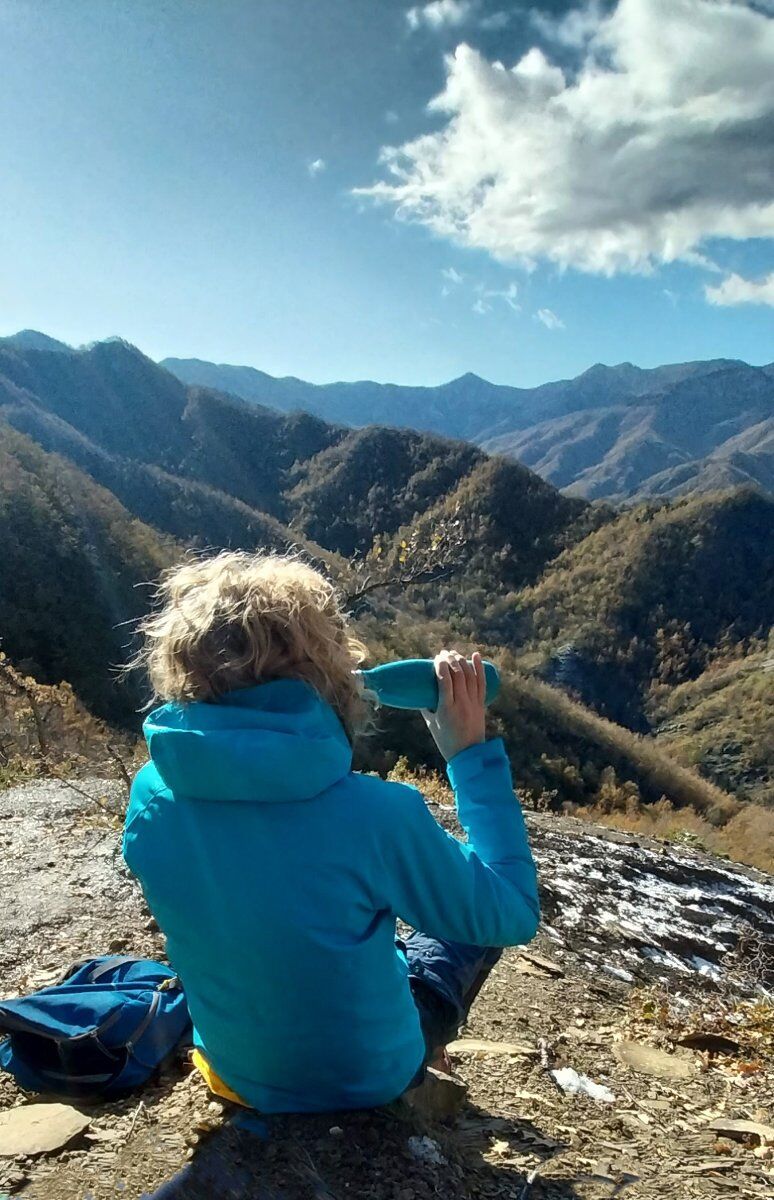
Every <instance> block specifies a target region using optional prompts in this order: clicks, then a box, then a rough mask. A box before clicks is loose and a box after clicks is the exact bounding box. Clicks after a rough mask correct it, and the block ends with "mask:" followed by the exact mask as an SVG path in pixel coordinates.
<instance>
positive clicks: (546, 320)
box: [535, 308, 565, 329]
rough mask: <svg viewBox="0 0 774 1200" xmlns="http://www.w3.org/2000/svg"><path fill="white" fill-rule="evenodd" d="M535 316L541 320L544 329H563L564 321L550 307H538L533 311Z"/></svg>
mask: <svg viewBox="0 0 774 1200" xmlns="http://www.w3.org/2000/svg"><path fill="white" fill-rule="evenodd" d="M535 318H536V320H538V321H542V322H543V324H544V325H545V327H546V329H564V327H565V326H564V321H563V320H562V318H561V317H557V315H556V313H555V312H552V311H551V309H550V308H539V309H538V310H537V312H536V313H535Z"/></svg>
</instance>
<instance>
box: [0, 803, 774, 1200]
mask: <svg viewBox="0 0 774 1200" xmlns="http://www.w3.org/2000/svg"><path fill="white" fill-rule="evenodd" d="M88 790H89V791H90V792H91V794H92V795H93V796H94V797H95V798H97V799H99V798H100V797H102V796H103V795H104V796H106V799H107V804H106V809H107V812H106V811H105V809H103V808H100V807H99V806H98V805H97V804H92V803H90V802H89V801H88V800H87V799H86V798H85V797H84V796H79V795H76V794H75V793H72V792H70V791H68V790H67V789H64V788H63V787H62V785H60V784H57V783H49V784H43V785H40V784H36V785H27V786H26V787H25V788H19V789H14V790H12V791H11V792H6V793H2V794H0V850H1V851H2V856H1V857H0V888H1V889H2V894H3V897H4V902H3V907H2V911H0V937H1V940H0V989H1V990H2V993H3V994H4V995H10V994H14V993H16V992H22V991H26V990H29V989H30V988H32V987H36V986H42V985H43V984H45V983H48V982H52V981H53V978H54V977H55V976H56V975H58V974H61V969H62V968H63V967H64V966H66V964H67V962H68V961H69V960H72V959H77V958H78V957H79V956H81V955H83V954H88V953H95V954H96V953H106V952H108V951H114V950H115V951H117V952H127V951H128V952H131V953H138V954H149V955H152V956H154V957H160V956H162V955H163V946H162V942H161V939H160V937H159V935H158V932H157V931H156V930H155V927H154V925H153V922H152V921H151V920H150V918H149V914H148V913H147V911H146V910H145V909H144V905H143V902H142V898H141V896H140V895H139V894H138V892H137V889H136V888H135V886H134V884H133V882H132V881H131V880H130V879H129V877H128V876H127V874H126V873H125V871H124V870H123V868H122V865H121V863H120V857H119V854H118V836H119V835H118V832H117V828H116V824H117V823H116V822H115V821H114V820H112V819H111V817H110V816H109V810H110V806H111V803H112V802H113V801H114V800H115V799H116V798H115V797H112V798H111V795H110V792H109V790H106V789H105V788H104V787H103V785H100V784H98V783H94V784H93V785H90V787H89V789H88ZM439 815H440V816H441V819H442V820H444V822H445V823H447V824H450V825H453V818H452V816H451V814H450V813H449V812H448V811H439ZM530 824H531V828H532V833H533V841H534V844H535V849H536V853H537V857H538V861H539V864H540V867H541V876H542V879H543V888H544V911H545V913H546V918H547V920H546V926H545V928H544V931H543V932H541V934H540V936H539V938H538V940H537V941H536V942H535V943H533V945H532V946H530V947H529V949H528V950H527V951H526V952H524V953H523V952H520V951H517V950H513V951H507V952H506V954H505V955H504V957H503V959H502V961H501V963H500V964H499V965H498V966H497V967H496V969H495V971H494V972H493V974H492V977H491V979H490V981H489V983H488V984H487V986H486V988H485V990H484V991H483V992H482V994H481V996H480V997H479V1000H478V1002H477V1004H476V1006H475V1009H474V1011H473V1014H472V1017H471V1022H470V1025H469V1026H468V1027H467V1028H466V1029H464V1030H463V1031H462V1034H461V1038H462V1045H461V1046H460V1047H459V1048H458V1049H457V1050H455V1051H454V1053H453V1055H452V1061H453V1066H454V1071H455V1074H456V1075H458V1076H459V1077H460V1078H461V1079H462V1080H464V1082H465V1084H466V1085H467V1089H468V1091H467V1100H466V1102H465V1104H464V1106H463V1107H462V1109H461V1110H460V1111H459V1112H458V1113H457V1114H456V1115H455V1116H453V1117H449V1118H446V1119H444V1120H441V1121H430V1120H427V1119H425V1118H422V1117H421V1116H419V1115H418V1114H417V1113H416V1112H415V1111H412V1110H410V1109H409V1108H407V1107H406V1106H405V1105H402V1104H396V1105H394V1106H392V1107H391V1108H389V1109H385V1110H379V1111H376V1112H369V1113H342V1114H325V1115H324V1116H321V1117H294V1118H281V1119H272V1120H269V1121H268V1122H266V1124H265V1126H264V1125H263V1124H261V1123H260V1122H258V1120H257V1118H255V1117H254V1116H252V1115H251V1114H244V1113H241V1112H240V1110H237V1109H235V1108H233V1107H232V1106H229V1105H223V1104H221V1103H220V1102H218V1101H216V1100H215V1099H214V1098H213V1097H212V1096H210V1095H209V1094H208V1093H207V1091H206V1089H205V1087H204V1085H203V1084H202V1083H201V1081H200V1080H199V1079H198V1076H196V1075H195V1074H193V1073H192V1072H191V1070H190V1067H189V1065H188V1062H187V1059H186V1057H185V1055H183V1054H181V1055H180V1056H178V1058H177V1059H176V1060H175V1061H174V1062H173V1063H171V1064H169V1065H168V1066H167V1068H166V1069H165V1071H164V1072H163V1074H162V1075H161V1077H160V1078H159V1079H158V1080H156V1081H155V1082H154V1083H153V1085H152V1086H148V1087H146V1088H144V1089H143V1090H142V1091H141V1092H138V1093H136V1094H134V1095H133V1096H131V1097H130V1098H128V1099H126V1100H122V1101H120V1102H113V1103H110V1104H103V1105H98V1106H84V1105H80V1106H79V1107H80V1108H81V1110H82V1111H83V1112H84V1113H86V1114H87V1115H88V1116H89V1118H90V1124H89V1127H88V1130H87V1131H86V1132H85V1134H84V1135H83V1136H82V1137H81V1139H80V1140H79V1141H77V1142H75V1143H73V1144H72V1145H70V1146H69V1147H67V1148H66V1149H64V1150H62V1151H60V1152H59V1153H56V1154H53V1155H51V1156H48V1157H38V1158H35V1159H32V1158H24V1157H18V1158H15V1159H14V1158H1V1157H0V1200H5V1197H7V1196H14V1197H15V1196H17V1195H20V1196H24V1197H25V1200H27V1198H29V1200H108V1198H110V1200H114V1198H115V1197H117V1196H120V1197H122V1198H123V1200H135V1198H137V1197H140V1196H142V1195H144V1194H147V1193H150V1192H152V1191H153V1190H154V1189H155V1188H157V1187H158V1186H159V1185H160V1184H162V1183H163V1182H164V1181H166V1180H169V1179H170V1178H171V1177H172V1176H174V1175H175V1173H176V1172H177V1171H179V1170H180V1169H181V1168H183V1167H186V1166H187V1172H188V1174H187V1179H186V1182H185V1185H184V1186H183V1187H182V1188H181V1190H180V1192H179V1193H176V1195H177V1194H179V1196H180V1197H184V1200H199V1198H200V1197H201V1198H202V1200H204V1198H205V1197H206V1198H207V1200H214V1198H218V1200H220V1198H221V1197H222V1198H223V1200H226V1198H231V1200H253V1198H255V1200H296V1198H298V1200H301V1198H302V1197H303V1198H304V1200H307V1198H309V1200H312V1198H315V1200H343V1198H344V1197H363V1198H369V1200H371V1198H373V1200H415V1198H416V1200H425V1198H429V1197H444V1198H447V1197H448V1198H449V1200H454V1198H457V1197H460V1198H461V1197H471V1198H476V1200H478V1198H479V1197H480V1198H482V1200H483V1198H485V1197H486V1198H490V1197H491V1198H498V1200H499V1198H503V1200H505V1198H506V1197H507V1198H509V1200H560V1198H561V1200H596V1198H597V1197H617V1196H621V1195H625V1196H627V1197H629V1196H631V1197H632V1198H635V1197H641V1198H642V1200H646V1198H648V1200H651V1198H652V1200H655V1198H657V1197H658V1198H659V1200H662V1198H664V1200H667V1198H668V1200H683V1198H685V1200H688V1198H691V1200H692V1198H697V1200H699V1198H704V1197H711V1196H716V1195H718V1194H720V1193H726V1194H730V1195H732V1196H733V1195H736V1196H739V1197H745V1200H747V1198H750V1200H752V1198H753V1197H764V1196H765V1197H774V1160H773V1158H772V1155H773V1154H774V1150H772V1147H771V1145H769V1144H767V1143H768V1138H769V1134H770V1133H771V1128H770V1127H771V1126H772V1125H774V1107H773V1106H772V1097H773V1096H774V1087H773V1085H774V1023H772V1016H771V1013H772V1009H771V1003H770V1001H767V1000H766V997H765V994H764V992H763V991H762V982H763V985H764V986H765V984H766V983H768V982H769V981H770V977H769V975H768V974H767V970H768V966H767V960H766V957H765V956H766V954H767V953H768V952H769V951H768V949H767V945H766V943H767V939H768V937H769V933H770V922H771V921H772V920H774V905H772V898H773V897H774V890H772V881H771V880H767V879H765V878H764V877H763V876H759V875H756V874H755V873H754V872H741V873H738V872H736V871H735V870H733V871H732V870H730V869H729V867H728V865H727V864H723V863H718V862H714V861H713V860H710V859H707V858H706V857H705V856H701V857H700V856H695V857H692V856H691V855H690V854H689V853H688V852H685V853H684V854H683V853H679V852H673V851H672V850H670V849H669V848H664V847H659V846H653V845H648V846H645V845H642V844H640V843H638V842H635V841H633V840H632V839H626V838H613V839H608V838H607V836H606V835H605V834H604V832H603V831H600V830H596V829H592V830H589V828H588V827H587V826H579V825H578V823H575V822H561V821H558V820H557V819H556V818H536V819H534V820H531V822H530ZM563 847H564V849H563ZM571 854H572V858H570V855H571ZM651 855H652V856H653V857H652V861H651V859H650V857H649V856H651ZM578 862H580V863H582V864H584V863H585V865H584V866H583V867H582V870H581V871H580V872H579V873H578V875H577V878H575V880H574V881H573V878H572V874H571V873H570V876H569V877H568V873H567V872H568V868H569V867H572V865H573V864H577V863H578ZM594 872H596V873H597V874H598V875H600V876H601V878H600V879H599V880H596V881H594V880H593V879H592V876H593V874H594ZM653 880H655V881H656V882H655V883H653V882H652V881H653ZM595 884H598V885H599V886H595ZM632 888H634V889H635V894H632V892H631V889H632ZM627 889H628V890H627ZM611 890H612V892H613V893H615V894H616V895H619V896H620V897H621V898H622V907H621V908H620V909H617V910H616V911H615V912H614V913H613V914H612V916H611V914H610V904H611V897H610V896H609V895H608V892H610V891H611ZM637 895H640V897H641V901H642V903H641V905H640V910H641V911H639V913H637V912H636V908H637V906H636V903H635V902H636V896H637ZM627 904H631V905H632V906H633V908H634V910H635V912H634V913H631V912H629V911H628V909H627V908H626V905H627ZM648 904H650V906H651V908H652V910H653V914H654V915H653V916H652V917H649V916H648V915H647V912H646V909H647V907H648ZM670 906H671V907H670ZM672 908H673V909H674V911H675V913H677V912H678V910H679V912H680V913H681V914H682V918H684V926H685V928H684V929H683V926H682V925H680V924H679V922H677V921H676V920H675V922H671V921H670V922H665V921H664V919H663V913H664V911H667V912H670V911H671V910H672ZM737 910H738V912H739V913H740V914H742V913H744V915H745V916H749V915H750V914H752V916H753V924H752V926H750V925H747V926H746V929H747V933H746V935H745V936H746V937H748V938H749V939H751V940H748V941H747V942H745V940H744V938H739V937H737V939H736V942H734V940H733V939H732V938H731V936H730V934H727V935H726V936H720V937H718V936H717V930H718V929H720V932H721V934H722V932H723V929H725V928H726V927H728V928H729V929H732V930H733V921H731V919H730V917H729V913H730V914H731V916H733V914H734V913H735V912H737ZM627 914H628V915H627ZM686 914H692V915H686ZM635 918H636V919H635ZM682 918H681V919H682ZM627 925H628V926H629V928H627ZM741 928H742V926H741V925H739V927H738V930H739V929H741ZM676 929H677V930H678V932H677V933H676V932H675V930H676ZM750 929H753V933H752V934H751V933H750ZM691 930H694V931H695V939H694V937H693V934H691V933H690V931H691ZM738 930H737V932H738ZM686 931H687V932H686ZM696 939H698V940H696ZM750 946H752V950H750ZM697 947H698V949H697ZM746 949H747V951H749V953H748V954H747V957H746V958H745V950H746ZM699 950H700V951H701V953H699V952H698V951H699ZM646 951H647V953H646ZM476 1042H478V1043H479V1045H478V1046H476V1044H475V1043H476ZM481 1042H484V1043H485V1044H484V1045H483V1046H482V1045H480V1043H481ZM466 1043H468V1044H466ZM486 1043H489V1044H486ZM631 1043H635V1051H634V1053H635V1058H634V1059H632V1058H631V1055H629V1057H627V1047H630V1044H631ZM643 1047H644V1048H645V1055H644V1057H643ZM659 1050H660V1051H661V1052H662V1053H661V1054H658V1053H656V1054H653V1053H651V1054H648V1051H659ZM637 1055H639V1057H636V1056H637ZM565 1067H567V1068H573V1069H574V1070H575V1071H577V1072H578V1073H580V1074H581V1075H585V1076H587V1077H588V1079H589V1080H590V1081H592V1082H593V1083H594V1084H597V1085H601V1086H602V1087H603V1088H605V1089H607V1092H604V1093H603V1096H606V1097H610V1096H612V1099H610V1098H603V1099H597V1100H595V1099H592V1098H590V1097H588V1096H587V1095H584V1094H580V1095H573V1094H570V1093H567V1092H565V1091H563V1090H562V1087H561V1086H560V1083H559V1082H558V1081H557V1079H556V1078H555V1076H554V1075H553V1074H552V1071H554V1070H556V1071H559V1072H560V1075H559V1079H560V1080H561V1079H563V1078H565V1076H564V1075H562V1074H561V1069H562V1068H565ZM36 1099H38V1098H37V1097H30V1096H24V1095H22V1094H21V1093H20V1092H19V1091H18V1089H17V1088H16V1087H15V1085H14V1084H13V1082H12V1081H11V1079H10V1078H9V1077H8V1076H4V1075H0V1111H1V1110H3V1109H7V1108H9V1107H13V1106H16V1105H19V1104H25V1103H28V1102H30V1101H31V1100H36ZM732 1119H735V1120H746V1121H751V1122H754V1123H758V1124H759V1125H760V1126H761V1130H762V1131H760V1132H758V1133H752V1132H748V1133H746V1134H740V1133H739V1132H734V1133H733V1136H728V1134H727V1133H725V1132H724V1131H723V1124H724V1123H725V1122H727V1121H729V1120H732ZM717 1122H720V1128H714V1129H713V1128H712V1126H713V1124H715V1123H717ZM766 1127H769V1128H768V1133H767V1132H766ZM732 1132H733V1131H732Z"/></svg>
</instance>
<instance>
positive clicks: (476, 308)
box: [473, 296, 492, 317]
mask: <svg viewBox="0 0 774 1200" xmlns="http://www.w3.org/2000/svg"><path fill="white" fill-rule="evenodd" d="M491 311H492V305H491V304H487V302H486V300H484V299H483V297H482V296H479V298H478V300H477V301H476V303H475V304H474V305H473V312H474V313H478V315H479V316H480V317H483V316H484V314H485V313H488V312H491Z"/></svg>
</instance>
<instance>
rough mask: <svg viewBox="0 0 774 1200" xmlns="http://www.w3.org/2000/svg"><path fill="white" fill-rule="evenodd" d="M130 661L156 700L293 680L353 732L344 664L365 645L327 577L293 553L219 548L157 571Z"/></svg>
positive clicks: (351, 663)
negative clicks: (150, 606)
mask: <svg viewBox="0 0 774 1200" xmlns="http://www.w3.org/2000/svg"><path fill="white" fill-rule="evenodd" d="M156 599H157V602H158V603H159V604H160V607H157V609H156V611H154V612H152V613H151V614H150V615H149V616H148V617H146V618H145V619H144V620H143V621H142V622H141V624H140V627H139V628H140V632H141V633H142V635H143V645H142V648H141V649H140V651H139V652H138V654H137V656H136V658H135V660H134V663H133V665H134V666H140V667H142V668H144V669H145V671H146V672H147V675H148V678H149V679H150V683H151V687H152V689H153V693H154V698H155V700H157V701H170V700H172V701H178V702H179V703H181V704H187V703H190V702H191V701H195V700H204V701H208V700H209V701H212V700H217V699H218V697H220V696H223V695H224V694H225V693H226V692H231V691H235V690H236V689H238V688H247V687H253V686H254V685H255V684H258V683H268V682H269V681H270V680H275V679H302V680H304V681H305V682H306V683H308V684H311V686H312V687H313V688H314V689H315V690H316V691H317V692H318V693H319V695H321V696H322V697H323V698H324V699H325V700H327V701H328V702H329V703H330V704H331V705H332V706H333V708H334V709H335V710H336V712H337V713H338V715H339V717H340V718H341V720H342V722H343V723H344V725H345V727H346V729H347V731H348V732H349V733H350V734H352V733H353V732H354V731H355V730H356V729H357V727H358V726H359V724H360V723H361V720H362V717H363V708H364V703H363V700H362V691H361V688H360V685H359V683H358V679H357V676H355V675H353V671H354V670H355V669H356V668H357V667H358V666H359V664H360V663H361V662H362V661H363V659H364V657H365V646H364V645H363V643H362V642H360V641H359V640H358V639H357V638H356V637H354V636H353V634H352V633H351V631H350V629H349V626H348V621H347V616H346V613H345V612H344V609H343V606H342V602H341V600H340V598H339V596H338V593H337V591H336V589H335V587H334V586H333V584H332V583H331V582H330V581H329V580H328V579H326V578H325V576H324V575H323V574H322V573H321V572H320V571H317V570H315V568H314V567H311V566H309V565H308V564H307V563H305V562H303V561H302V560H301V559H299V558H298V557H293V556H292V555H281V554H248V553H246V552H244V551H224V552H222V553H220V554H215V555H212V556H210V557H207V558H198V559H189V560H187V561H186V562H184V563H183V564H182V565H179V566H176V567H173V568H171V570H169V571H167V572H165V574H164V575H162V577H161V581H160V583H159V586H158V589H157V592H156Z"/></svg>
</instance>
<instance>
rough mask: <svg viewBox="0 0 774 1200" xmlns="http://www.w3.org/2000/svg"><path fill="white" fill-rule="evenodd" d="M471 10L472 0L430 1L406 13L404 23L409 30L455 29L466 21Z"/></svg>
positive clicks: (415, 6) (417, 5)
mask: <svg viewBox="0 0 774 1200" xmlns="http://www.w3.org/2000/svg"><path fill="white" fill-rule="evenodd" d="M472 10H473V4H472V0H431V2H430V4H416V5H414V7H413V8H409V9H408V10H407V12H406V21H407V22H408V27H409V29H411V30H416V29H420V28H421V27H422V26H423V25H424V26H425V27H426V28H427V29H443V28H445V27H448V26H451V27H453V28H456V27H458V26H460V25H463V24H464V23H465V21H467V19H468V17H469V16H470V14H471V12H472Z"/></svg>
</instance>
